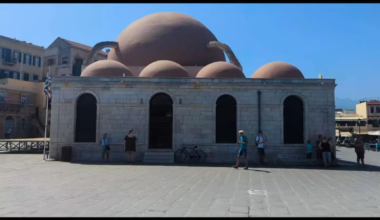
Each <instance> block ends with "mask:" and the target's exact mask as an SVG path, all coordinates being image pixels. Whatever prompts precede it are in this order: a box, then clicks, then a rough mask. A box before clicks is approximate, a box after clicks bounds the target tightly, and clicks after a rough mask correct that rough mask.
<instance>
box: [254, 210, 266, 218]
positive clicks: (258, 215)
mask: <svg viewBox="0 0 380 220" xmlns="http://www.w3.org/2000/svg"><path fill="white" fill-rule="evenodd" d="M269 216H270V212H268V211H266V212H263V211H252V210H250V211H249V217H269Z"/></svg>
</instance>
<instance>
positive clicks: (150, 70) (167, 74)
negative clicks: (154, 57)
mask: <svg viewBox="0 0 380 220" xmlns="http://www.w3.org/2000/svg"><path fill="white" fill-rule="evenodd" d="M139 77H154V78H156V77H160V78H174V77H189V73H187V71H186V70H185V68H183V67H182V66H181V65H179V64H178V63H175V62H173V61H169V60H159V61H156V62H153V63H151V64H149V65H148V66H146V67H145V68H144V69H143V70H142V71H141V73H140V75H139Z"/></svg>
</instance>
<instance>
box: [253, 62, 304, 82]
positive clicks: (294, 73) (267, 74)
mask: <svg viewBox="0 0 380 220" xmlns="http://www.w3.org/2000/svg"><path fill="white" fill-rule="evenodd" d="M251 78H261V79H265V78H266V79H305V77H304V76H303V74H302V72H301V71H300V70H299V69H298V68H297V67H295V66H293V65H292V64H289V63H285V62H271V63H267V64H265V65H264V66H261V67H260V68H259V69H257V70H256V72H255V73H254V74H253V75H252V76H251Z"/></svg>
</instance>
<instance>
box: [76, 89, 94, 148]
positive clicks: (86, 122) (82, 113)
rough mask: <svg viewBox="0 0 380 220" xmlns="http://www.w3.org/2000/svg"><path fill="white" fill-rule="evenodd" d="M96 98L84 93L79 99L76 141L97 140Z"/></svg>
mask: <svg viewBox="0 0 380 220" xmlns="http://www.w3.org/2000/svg"><path fill="white" fill-rule="evenodd" d="M96 103H97V101H96V98H95V97H94V96H93V95H92V94H88V93H86V94H83V95H81V96H80V97H79V98H78V100H77V109H76V122H75V142H96V115H97V106H96Z"/></svg>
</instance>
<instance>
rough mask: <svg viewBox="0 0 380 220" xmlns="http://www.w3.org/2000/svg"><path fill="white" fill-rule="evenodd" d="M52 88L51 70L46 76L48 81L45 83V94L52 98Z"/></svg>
mask: <svg viewBox="0 0 380 220" xmlns="http://www.w3.org/2000/svg"><path fill="white" fill-rule="evenodd" d="M50 86H51V77H50V70H49V71H48V72H47V74H46V81H45V87H44V92H45V94H46V95H47V96H48V97H49V98H50V96H51V94H50Z"/></svg>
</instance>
